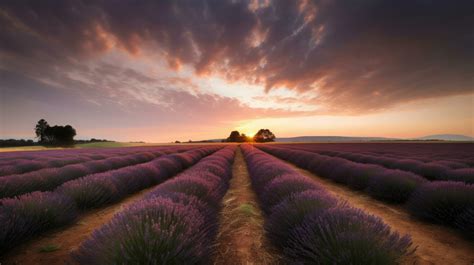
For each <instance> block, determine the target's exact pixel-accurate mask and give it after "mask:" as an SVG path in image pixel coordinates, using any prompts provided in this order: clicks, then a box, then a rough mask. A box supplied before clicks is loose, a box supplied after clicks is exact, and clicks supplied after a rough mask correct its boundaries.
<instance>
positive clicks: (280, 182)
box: [260, 174, 320, 213]
mask: <svg viewBox="0 0 474 265" xmlns="http://www.w3.org/2000/svg"><path fill="white" fill-rule="evenodd" d="M317 189H320V187H319V186H318V185H316V184H315V183H314V182H313V181H311V180H310V179H308V178H306V177H303V176H301V175H297V174H295V175H284V176H280V177H277V178H275V179H273V180H272V181H270V182H269V183H268V184H267V185H266V186H265V189H264V191H263V193H262V195H261V196H260V200H261V202H262V204H263V210H264V211H265V212H266V213H269V211H270V209H271V208H272V207H273V206H275V205H277V204H278V203H279V202H281V201H282V200H283V199H285V198H286V197H287V196H290V195H291V194H294V193H297V192H302V191H305V190H317Z"/></svg>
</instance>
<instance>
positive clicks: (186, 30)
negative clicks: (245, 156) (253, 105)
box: [0, 0, 474, 115]
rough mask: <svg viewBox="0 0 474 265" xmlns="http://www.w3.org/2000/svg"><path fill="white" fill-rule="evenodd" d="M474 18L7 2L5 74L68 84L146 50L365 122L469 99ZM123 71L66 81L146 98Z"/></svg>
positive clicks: (347, 9)
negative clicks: (108, 58)
mask: <svg viewBox="0 0 474 265" xmlns="http://www.w3.org/2000/svg"><path fill="white" fill-rule="evenodd" d="M473 8H474V3H473V2H472V1H467V0H464V1H457V2H456V3H455V4H454V3H450V2H449V1H423V0H414V1H389V0H368V1H349V2H348V1H342V0H338V1H327V0H321V1H316V0H315V1H310V0H300V1H289V0H274V1H258V0H254V1H230V0H229V1H224V0H207V1H205V0H200V1H196V0H188V1H186V0H183V1H152V0H143V1H138V2H137V1H131V0H129V1H61V2H60V3H58V2H56V1H54V2H48V1H41V2H39V1H21V2H18V1H2V3H0V25H1V26H0V56H2V57H3V59H4V60H2V61H3V62H2V63H0V67H1V68H3V69H8V70H11V71H17V72H22V73H23V74H25V75H27V76H33V77H35V78H39V77H48V78H49V79H51V80H56V82H64V72H65V71H64V69H69V70H71V71H72V70H74V71H77V69H79V71H80V72H81V73H85V72H87V71H93V69H88V66H87V65H85V64H84V63H83V62H84V61H87V60H90V59H91V58H97V57H100V56H101V55H102V54H104V53H105V52H106V51H109V50H111V49H119V50H124V51H126V52H128V53H129V54H130V56H132V57H133V56H135V57H140V56H142V57H143V56H146V54H147V53H149V52H150V51H152V52H154V53H157V54H160V56H162V57H163V58H166V61H167V63H168V64H169V66H170V68H172V69H176V70H178V69H180V68H181V67H182V66H183V65H187V66H190V67H192V69H193V70H194V71H195V73H196V74H197V75H201V76H205V75H219V76H222V77H224V78H226V79H227V80H229V81H236V80H240V81H245V82H249V83H252V84H258V85H261V86H262V87H264V88H265V89H266V90H267V91H269V93H270V94H271V93H272V91H273V90H274V89H275V88H277V87H286V88H288V89H291V90H294V91H297V92H299V93H303V92H304V95H305V96H306V95H308V93H309V94H311V97H310V100H308V99H305V101H306V102H307V104H315V105H318V106H323V107H324V108H325V109H326V111H329V110H330V111H333V112H344V113H364V112H370V111H377V110H380V109H385V108H389V107H392V106H394V105H397V104H401V103H405V102H408V101H414V100H418V99H425V98H433V97H444V96H449V95H458V94H467V93H470V92H472V89H473V84H474V77H473V75H472V73H473V72H474V64H473V63H472V62H473V61H474V52H473V50H472V47H474V31H473V30H472V25H474V17H473V16H472V14H470V11H471V10H473ZM58 69H59V70H58ZM106 71H108V72H109V73H110V72H114V71H115V72H116V71H118V70H116V69H114V66H109V69H108V70H106ZM116 73H117V72H116ZM120 73H121V74H122V75H123V76H124V77H125V78H123V79H122V80H118V79H114V78H112V79H107V80H101V79H100V78H96V79H94V80H93V79H92V78H88V80H89V81H91V80H93V83H91V84H87V83H84V82H83V81H84V80H82V81H81V80H75V81H71V80H70V82H75V83H81V82H82V83H83V84H81V87H83V89H86V91H93V90H94V87H95V89H96V90H97V89H98V88H97V87H100V89H105V90H107V91H110V90H109V88H113V87H118V86H119V84H120V83H123V82H125V79H130V80H128V81H126V82H128V83H129V84H133V85H134V87H135V88H137V87H139V88H140V89H139V91H138V90H137V89H130V90H131V91H132V92H131V93H133V94H134V95H138V94H139V93H145V94H144V95H145V99H146V98H147V95H150V94H152V92H150V91H149V89H147V88H146V87H147V85H146V84H147V83H154V82H159V80H158V81H157V80H156V79H153V78H152V77H151V78H150V77H149V76H147V75H143V74H142V73H140V72H139V71H136V70H133V71H132V70H124V71H122V72H120ZM91 75H92V74H91ZM51 76H52V77H51ZM60 80H62V81H60ZM181 81H184V80H181ZM179 82H180V81H179V80H178V79H176V80H175V83H179ZM162 83H163V82H162ZM169 83H170V84H171V83H173V81H172V80H171V79H170V81H169ZM170 84H168V85H170ZM117 89H118V90H120V89H119V88H117ZM143 91H145V92H143ZM194 91H196V89H194ZM88 93H89V92H88ZM90 93H98V92H90ZM117 93H118V94H120V93H119V92H117ZM179 93H184V92H179ZM193 93H194V92H193ZM193 93H190V94H189V95H186V96H193ZM160 95H161V94H160ZM181 96H183V95H181ZM186 96H184V98H186ZM172 98H173V97H170V100H171V99H172ZM166 100H168V98H166ZM200 100H202V101H203V102H206V100H210V101H212V99H208V98H206V97H204V98H200ZM287 100H289V99H287ZM217 101H225V100H222V99H218V100H217ZM291 101H294V100H293V99H292V100H291ZM170 102H171V101H170ZM174 103H175V104H178V105H179V102H174ZM207 103H209V102H207ZM227 103H229V102H227ZM209 104H211V103H209ZM237 105H238V104H237ZM221 107H225V106H221ZM256 113H259V112H258V111H257V112H256ZM277 115H278V114H277Z"/></svg>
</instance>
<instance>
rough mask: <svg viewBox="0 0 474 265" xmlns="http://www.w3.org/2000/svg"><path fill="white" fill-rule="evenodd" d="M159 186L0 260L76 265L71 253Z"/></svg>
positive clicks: (7, 263)
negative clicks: (47, 249)
mask: <svg viewBox="0 0 474 265" xmlns="http://www.w3.org/2000/svg"><path fill="white" fill-rule="evenodd" d="M155 187H156V186H153V187H150V188H147V189H144V190H142V191H140V192H139V193H136V194H134V195H132V196H129V197H127V198H126V199H124V200H122V201H120V202H118V203H116V204H113V205H110V206H108V207H106V208H101V209H97V210H93V211H90V212H87V213H85V214H83V215H81V216H80V217H79V218H78V221H77V222H76V223H75V224H74V225H72V226H66V227H63V228H60V229H57V230H56V231H50V232H47V233H46V234H45V235H43V236H41V237H40V238H37V239H33V240H31V241H28V242H26V243H25V244H22V245H20V246H18V247H15V248H14V249H13V250H12V251H11V252H9V253H8V254H7V255H5V256H4V257H3V258H1V259H0V264H1V265H11V264H13V265H37V264H48V265H56V264H57V265H64V264H74V263H73V261H72V260H71V258H70V255H69V253H70V252H71V251H72V250H74V249H76V248H77V247H79V246H80V244H81V243H82V241H84V240H85V239H86V238H87V237H88V236H89V235H90V234H91V233H92V231H94V230H95V229H96V228H99V227H100V226H102V225H103V224H105V223H106V222H108V221H109V220H110V219H111V218H112V217H113V216H114V215H115V214H116V213H117V212H120V211H121V210H122V209H123V208H124V207H126V206H127V205H130V204H131V203H133V202H136V201H138V200H140V199H141V198H142V197H143V196H144V195H145V193H147V192H148V191H150V190H151V189H153V188H155ZM49 245H52V246H59V249H58V250H55V251H52V252H40V249H41V248H42V247H45V246H49Z"/></svg>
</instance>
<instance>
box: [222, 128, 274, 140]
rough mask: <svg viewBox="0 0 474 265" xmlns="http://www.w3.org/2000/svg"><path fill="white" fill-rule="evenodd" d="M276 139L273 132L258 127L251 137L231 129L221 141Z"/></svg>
mask: <svg viewBox="0 0 474 265" xmlns="http://www.w3.org/2000/svg"><path fill="white" fill-rule="evenodd" d="M275 139H276V136H275V134H273V133H272V132H271V131H270V130H269V129H260V130H259V131H258V132H257V133H256V134H255V135H254V136H253V137H249V136H247V135H245V134H244V133H242V134H241V133H239V131H232V132H231V133H230V135H229V137H227V138H226V139H225V140H223V142H234V143H243V142H257V143H265V142H274V141H275Z"/></svg>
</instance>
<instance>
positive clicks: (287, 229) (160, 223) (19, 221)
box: [0, 143, 474, 264]
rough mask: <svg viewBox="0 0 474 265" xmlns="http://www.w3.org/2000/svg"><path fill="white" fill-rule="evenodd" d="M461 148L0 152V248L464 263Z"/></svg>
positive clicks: (46, 254) (135, 257)
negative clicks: (256, 242) (255, 252)
mask: <svg viewBox="0 0 474 265" xmlns="http://www.w3.org/2000/svg"><path fill="white" fill-rule="evenodd" d="M473 161H474V149H473V145H472V144H441V143H432V144H430V143H423V144H417V143H413V144H397V143H391V144H385V143H380V144H375V143H374V144H241V145H235V144H227V145H225V144H208V145H189V146H186V145H175V146H156V147H126V148H103V149H71V150H54V151H37V152H8V153H1V154H0V164H1V165H2V166H1V171H0V172H1V176H0V184H1V185H0V195H1V199H0V226H1V227H2V229H1V230H0V261H1V262H2V264H64V263H68V264H242V263H241V262H243V260H242V254H241V253H242V252H245V251H250V248H257V250H258V251H259V252H258V253H260V254H258V255H262V256H264V255H268V256H269V257H271V262H270V261H265V259H259V258H258V257H255V256H254V257H247V261H252V260H255V261H258V262H257V264H259V263H262V264H273V263H281V264H413V263H415V264H418V263H420V262H432V261H434V264H446V263H444V262H447V261H452V262H453V264H463V263H465V264H468V263H469V262H470V261H473V260H474V254H473V252H472V249H473V242H474V241H473V239H474V223H473V221H474V215H473V214H474V185H473V184H472V180H473V179H474V175H473V172H474V168H473ZM236 170H238V171H236ZM237 172H238V173H237ZM236 174H239V178H243V181H247V182H246V183H248V184H247V185H248V186H247V188H245V187H241V186H238V185H242V184H235V182H234V180H233V176H234V175H236ZM242 188H243V189H244V192H240V193H237V190H239V189H242ZM249 195H251V196H249ZM254 195H255V196H254ZM223 198H226V199H225V200H224V199H223ZM361 199H362V200H364V202H363V203H361V202H360V200H361ZM233 200H242V202H241V203H239V204H236V205H235V207H236V209H234V210H231V211H228V210H227V208H228V207H230V205H231V204H232V201H233ZM380 205H383V207H386V208H383V209H382V210H380V207H382V206H380ZM377 207H378V208H377ZM223 208H224V209H226V210H222V209H223ZM391 211H394V212H397V213H398V214H392V213H391ZM234 222H235V223H236V224H237V225H235V224H234ZM249 223H252V224H254V225H253V226H249V225H248V224H249ZM255 224H257V225H255ZM223 227H232V229H235V230H236V231H238V233H232V236H231V237H226V236H225V235H222V233H229V231H227V230H222V229H223ZM428 231H434V232H433V233H438V234H439V235H441V236H443V240H444V242H443V240H441V241H440V240H439V239H437V238H436V237H434V236H433V234H432V233H431V232H428ZM240 232H242V233H240ZM251 233H253V234H254V235H261V239H260V240H261V244H259V245H258V246H256V245H252V244H253V243H252V242H253V240H256V239H255V238H253V239H252V238H249V236H248V235H247V236H246V234H251ZM245 242H248V244H244V243H245ZM245 246H246V247H245ZM222 252H224V253H222ZM239 253H240V254H239ZM443 253H444V254H443ZM217 256H219V259H216V257H217ZM222 257H224V258H222ZM217 260H219V261H218V262H217Z"/></svg>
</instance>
